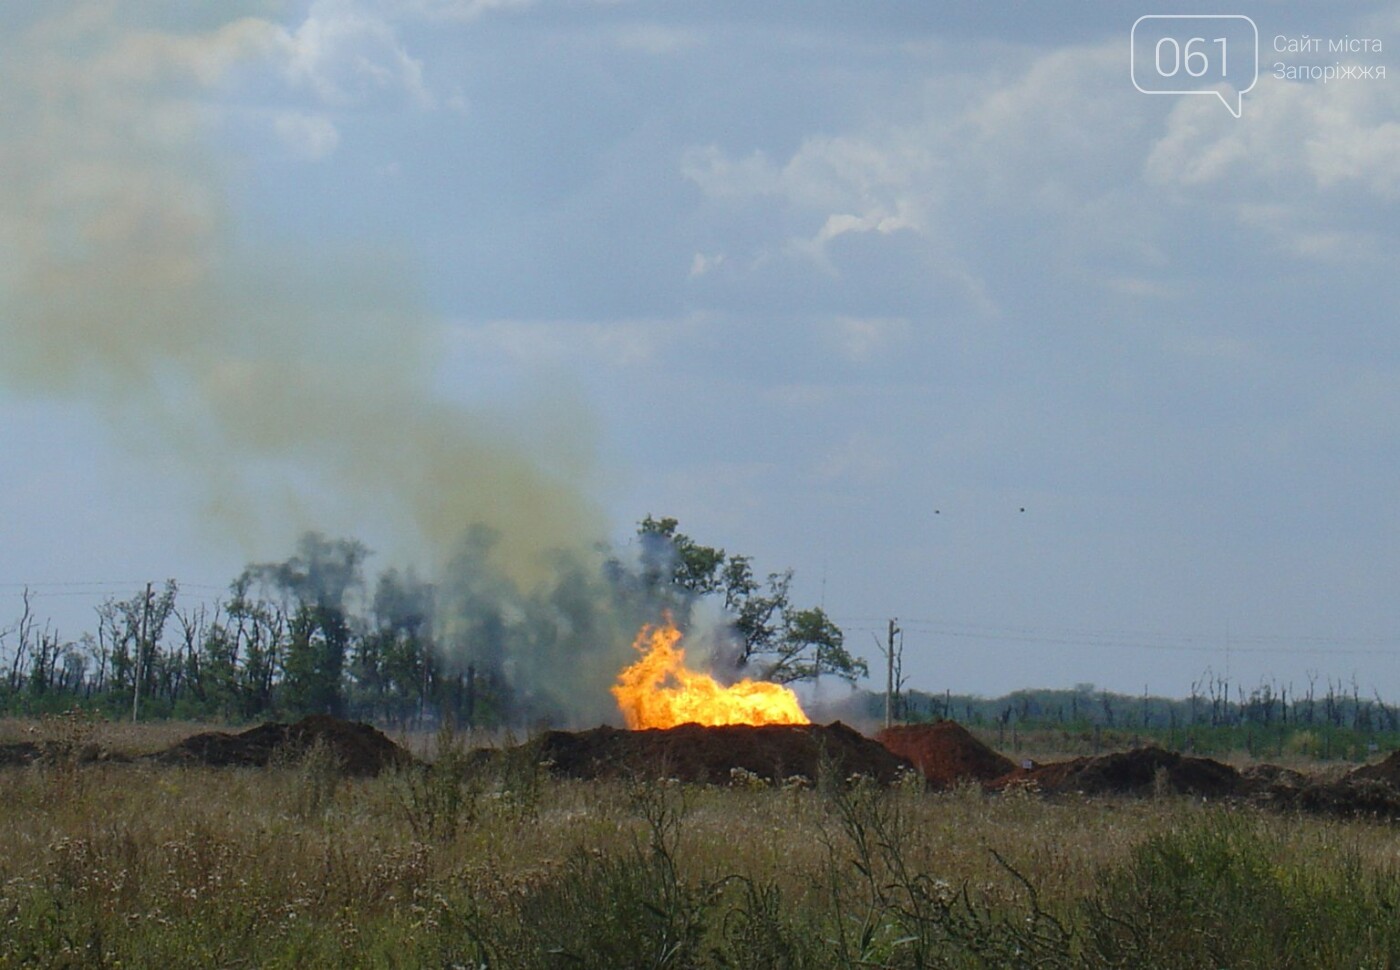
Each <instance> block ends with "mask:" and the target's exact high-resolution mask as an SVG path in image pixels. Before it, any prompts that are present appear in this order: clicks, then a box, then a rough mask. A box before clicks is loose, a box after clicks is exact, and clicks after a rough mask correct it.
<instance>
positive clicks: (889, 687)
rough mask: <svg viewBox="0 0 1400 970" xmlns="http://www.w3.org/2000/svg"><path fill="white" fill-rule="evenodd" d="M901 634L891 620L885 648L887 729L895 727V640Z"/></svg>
mask: <svg viewBox="0 0 1400 970" xmlns="http://www.w3.org/2000/svg"><path fill="white" fill-rule="evenodd" d="M898 633H899V626H898V625H897V623H896V622H895V620H893V619H891V620H890V638H889V643H888V645H887V646H886V647H885V727H892V726H893V725H894V664H895V659H894V638H895V635H896V634H898Z"/></svg>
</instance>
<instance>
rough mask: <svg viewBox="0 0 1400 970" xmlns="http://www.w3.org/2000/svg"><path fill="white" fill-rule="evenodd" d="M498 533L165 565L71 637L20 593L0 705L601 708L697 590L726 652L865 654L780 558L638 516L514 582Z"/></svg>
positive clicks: (391, 719)
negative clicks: (412, 566) (643, 646)
mask: <svg viewBox="0 0 1400 970" xmlns="http://www.w3.org/2000/svg"><path fill="white" fill-rule="evenodd" d="M500 541H501V540H500V537H499V536H498V535H496V534H495V533H493V532H491V531H489V530H486V529H480V528H478V529H473V530H470V531H469V532H468V533H467V535H466V536H464V537H463V539H462V541H461V543H460V544H459V548H458V553H457V555H456V557H455V558H454V559H453V561H452V562H451V563H450V564H449V565H448V567H447V568H446V569H445V570H444V571H443V575H442V576H441V577H439V579H438V580H437V581H436V582H429V581H427V580H424V579H423V578H421V577H419V576H418V575H417V574H415V573H414V572H413V571H412V570H398V569H389V570H387V571H384V572H382V573H380V574H379V575H378V576H377V577H374V578H373V579H371V578H370V577H369V576H368V574H367V572H366V568H365V565H366V560H367V559H368V557H369V550H368V549H367V548H366V547H365V546H364V545H363V544H361V543H359V542H358V541H355V540H353V539H331V538H327V537H325V536H323V535H320V534H317V533H309V534H307V535H305V536H303V537H302V538H301V540H300V542H299V543H298V545H297V551H296V554H295V555H293V556H291V557H289V558H288V559H286V560H284V561H281V562H273V563H261V564H253V565H249V566H248V567H247V568H245V569H244V570H243V572H242V573H241V574H240V575H239V576H238V577H237V578H236V579H235V580H234V581H233V582H232V583H231V584H230V586H229V590H228V594H227V596H225V597H222V598H220V599H219V600H217V601H215V602H213V603H208V602H196V603H189V602H187V601H186V600H183V599H182V598H181V596H180V588H179V584H178V583H177V582H176V581H175V580H170V581H168V582H166V583H165V584H164V585H163V586H159V587H154V586H152V587H147V588H145V589H142V590H138V591H136V593H135V595H133V596H131V597H130V598H127V599H108V600H107V601H105V602H103V603H102V604H101V605H100V606H98V608H97V619H96V627H95V629H94V630H92V631H89V632H85V633H83V634H82V635H81V636H79V637H77V638H76V639H73V638H65V637H62V636H60V635H59V633H58V632H57V631H56V630H54V629H53V627H52V626H51V624H50V623H49V622H48V621H46V620H42V619H41V618H40V617H39V616H38V615H37V613H36V611H35V610H34V608H33V600H34V598H33V597H32V596H31V595H30V594H29V593H28V592H26V593H25V596H24V600H23V611H22V615H21V616H20V618H19V619H18V620H17V621H16V622H15V623H13V624H12V625H11V626H10V627H8V628H3V629H0V659H3V661H4V664H5V669H4V673H3V676H0V709H3V710H5V711H7V712H10V713H22V714H36V713H45V712H50V711H57V710H63V709H66V708H68V707H71V706H73V705H74V704H80V705H82V706H86V707H92V708H96V709H99V710H102V711H103V712H105V713H106V714H108V715H109V716H125V717H132V716H139V717H141V718H165V717H175V718H189V719H212V720H223V721H233V722H246V721H252V720H257V719H264V718H268V717H294V716H299V715H302V714H307V713H330V714H335V715H337V716H347V717H355V718H359V719H364V720H371V721H375V722H378V723H382V724H388V725H407V724H422V723H425V722H428V721H436V720H437V719H438V718H439V717H450V718H451V719H453V721H454V722H455V723H456V724H459V725H463V726H492V725H500V724H513V725H529V724H534V723H541V722H548V723H571V722H573V723H593V724H596V723H599V722H600V721H601V720H604V719H607V718H609V717H611V716H612V715H614V714H615V708H614V705H613V700H612V697H611V695H610V694H609V692H608V687H609V686H611V684H612V683H613V682H614V680H615V679H616V676H617V673H618V671H619V670H621V669H622V667H623V666H625V665H626V664H627V663H630V662H631V661H632V660H633V659H635V656H634V655H633V654H632V653H631V651H630V644H631V642H632V639H633V636H634V635H635V633H636V631H637V629H638V628H639V627H640V626H641V625H642V624H644V623H654V622H657V621H658V620H660V619H661V618H662V617H663V616H665V615H672V616H675V617H676V618H677V619H678V620H679V621H681V622H682V623H685V622H687V621H688V620H690V619H691V618H692V617H693V616H695V615H697V613H698V611H699V610H700V609H701V605H702V604H703V603H705V602H706V601H711V602H712V603H713V604H714V607H713V608H714V610H715V612H716V613H717V614H718V613H719V612H720V611H724V612H723V614H722V615H725V616H728V617H729V619H728V620H727V621H722V622H721V623H720V624H719V626H718V629H717V630H716V632H715V635H714V636H713V637H712V638H711V639H712V641H713V642H712V643H710V644H709V647H710V649H711V652H712V653H713V654H715V655H716V656H717V658H718V659H717V662H719V663H720V664H721V665H724V664H728V665H729V666H731V667H732V668H733V669H734V671H735V673H736V674H738V673H745V674H750V675H755V676H760V677H766V678H769V679H773V680H779V681H792V680H802V679H807V678H810V677H814V676H817V675H818V674H821V673H826V674H831V673H834V674H836V675H838V676H842V677H846V678H848V679H852V680H853V679H855V678H856V677H858V676H859V675H860V674H861V673H863V671H864V669H865V664H864V661H863V660H860V659H859V658H856V657H852V656H850V655H849V654H848V653H847V652H846V651H845V648H844V646H843V643H842V639H843V638H842V634H841V631H840V630H839V629H838V628H837V627H836V626H835V624H833V623H832V622H831V621H830V619H829V618H828V617H827V616H826V614H825V613H823V612H822V611H821V610H820V609H800V608H798V607H796V606H795V605H794V604H793V603H792V602H791V599H790V597H789V593H788V590H789V586H790V583H791V579H792V574H791V572H790V571H789V572H785V573H773V574H769V575H768V576H767V577H766V579H763V580H760V579H759V578H758V577H756V576H755V574H754V571H753V567H752V563H751V561H750V560H749V559H748V558H747V557H744V556H738V555H730V554H727V553H726V552H725V551H724V550H722V549H717V548H713V547H709V546H703V545H700V544H699V543H697V542H695V541H694V540H692V539H691V538H689V537H688V536H686V535H684V534H683V533H681V532H679V531H678V529H677V523H676V521H675V520H674V519H653V518H651V517H650V516H648V517H647V518H646V519H645V520H643V521H642V523H641V524H640V526H639V529H638V537H637V541H636V543H635V544H634V548H632V549H631V550H628V551H625V553H626V554H623V553H610V554H603V553H601V552H600V553H599V554H597V555H588V556H583V555H579V554H573V555H570V554H567V553H565V552H560V553H559V554H558V556H557V557H556V559H555V561H553V562H552V563H551V564H550V566H549V569H548V577H547V579H546V580H544V581H541V582H539V583H538V584H537V585H535V586H532V587H531V588H529V589H522V588H521V587H520V586H519V585H518V584H517V583H515V582H513V581H512V580H511V579H510V578H509V577H508V576H507V575H506V574H505V573H504V572H503V571H502V570H501V569H499V568H498V567H497V565H496V556H495V550H496V548H497V546H498V544H499V542H500Z"/></svg>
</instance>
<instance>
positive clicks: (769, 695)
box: [612, 617, 811, 731]
mask: <svg viewBox="0 0 1400 970" xmlns="http://www.w3.org/2000/svg"><path fill="white" fill-rule="evenodd" d="M680 641H681V631H680V630H678V629H676V626H675V624H674V623H672V622H671V620H670V618H669V617H668V618H667V620H666V624H665V625H664V626H656V627H653V626H650V625H648V626H644V627H642V629H641V632H639V633H638V634H637V639H636V640H634V641H633V642H632V646H633V647H634V648H635V649H636V650H637V651H638V652H639V653H641V654H643V656H642V659H640V660H638V661H637V662H636V663H634V664H633V665H632V666H630V667H628V668H627V669H626V670H624V671H622V673H620V674H618V675H617V685H616V686H615V687H613V689H612V693H613V696H614V697H616V698H617V704H618V707H620V708H622V716H623V717H624V718H625V719H626V720H627V726H628V727H629V728H631V729H632V730H634V731H639V730H641V729H643V728H669V727H675V726H676V725H678V724H691V723H694V724H703V725H707V726H715V725H720V724H810V723H811V721H809V720H808V719H807V715H806V714H804V713H802V706H801V705H800V704H799V703H798V702H797V695H796V694H794V693H793V692H792V691H790V690H788V689H787V688H786V687H783V686H782V685H781V684H772V683H768V682H767V681H761V680H741V681H739V682H738V683H737V684H731V685H730V686H728V687H725V686H724V685H722V684H720V683H719V682H718V681H716V680H715V679H714V678H713V677H711V676H709V675H708V674H702V673H699V672H698V671H694V670H689V669H687V668H686V666H685V650H683V649H682V648H681V646H680Z"/></svg>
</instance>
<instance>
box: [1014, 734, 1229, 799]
mask: <svg viewBox="0 0 1400 970" xmlns="http://www.w3.org/2000/svg"><path fill="white" fill-rule="evenodd" d="M1159 772H1161V777H1162V778H1163V779H1164V781H1165V784H1166V787H1167V789H1168V790H1169V791H1173V792H1178V793H1181V794H1187V795H1205V796H1208V797H1211V798H1221V797H1224V796H1227V795H1233V794H1235V793H1236V792H1238V791H1239V788H1240V775H1239V772H1237V771H1236V770H1235V769H1234V768H1232V767H1230V766H1229V765H1226V764H1221V763H1220V762H1219V761H1212V760H1211V759H1210V758H1190V757H1186V756H1185V755H1181V754H1177V753H1176V752H1175V751H1166V750H1164V749H1162V748H1158V747H1155V746H1154V747H1146V748H1137V749H1135V750H1132V751H1119V752H1114V753H1113V754H1105V755H1099V756H1097V757H1094V758H1075V759H1074V760H1073V761H1061V762H1056V763H1054V764H1048V765H1038V766H1036V767H1034V768H1031V769H1030V770H1025V769H1020V768H1018V769H1017V770H1015V771H1013V772H1011V773H1010V774H1008V775H1006V776H1004V777H1002V778H999V779H997V781H995V782H994V783H993V784H992V786H991V787H994V788H1009V787H1012V786H1015V785H1030V786H1034V787H1036V788H1039V789H1040V790H1041V791H1046V792H1056V793H1059V792H1082V793H1083V794H1086V795H1106V794H1125V795H1126V794H1131V795H1146V794H1151V793H1152V792H1153V791H1155V790H1156V788H1157V779H1158V773H1159Z"/></svg>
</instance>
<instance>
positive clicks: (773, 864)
mask: <svg viewBox="0 0 1400 970" xmlns="http://www.w3.org/2000/svg"><path fill="white" fill-rule="evenodd" d="M30 727H33V726H32V725H30V726H26V725H23V724H18V723H10V724H7V725H4V726H3V729H0V734H3V735H4V736H6V737H16V736H23V735H26V734H34V733H37V732H39V731H45V730H47V731H50V732H52V731H53V730H55V728H53V727H52V726H51V725H45V726H41V727H39V728H37V729H36V730H35V731H30V730H29V728H30ZM68 730H70V731H76V732H77V733H78V734H80V735H81V736H82V737H81V738H80V739H79V740H86V739H88V738H90V737H92V736H100V740H101V741H102V742H103V743H104V744H108V745H109V746H111V747H114V748H117V749H118V750H124V751H127V752H130V753H140V752H142V751H149V750H154V749H156V748H159V747H161V746H162V745H164V744H166V743H168V741H169V735H170V729H169V728H168V727H156V728H151V729H148V732H160V733H159V734H156V733H144V734H143V729H142V728H131V727H122V728H120V729H112V728H109V727H108V726H105V725H103V726H94V725H87V726H80V727H78V728H70V729H68ZM0 786H3V791H4V799H3V803H4V811H3V814H0V919H3V921H4V929H3V932H2V933H0V966H44V967H58V966H71V967H89V966H112V967H116V966H122V967H147V966H149V967H162V968H171V967H209V966H227V967H236V966H247V967H320V966H325V967H354V966H363V967H420V966H422V967H439V966H441V967H502V968H512V967H521V968H531V967H598V968H610V970H615V968H628V967H739V968H748V967H754V968H761V967H774V968H778V967H794V968H798V967H813V968H817V967H919V966H927V967H1003V966H1025V967H1115V966H1122V967H1193V968H1194V967H1232V968H1238V967H1271V968H1272V967H1309V968H1312V967H1383V966H1393V965H1395V964H1396V963H1397V962H1400V921H1397V920H1396V912H1397V910H1396V906H1397V905H1400V840H1397V838H1396V833H1395V831H1394V829H1393V828H1392V827H1389V826H1383V825H1379V824H1374V823H1366V822H1345V821H1337V820H1329V819H1321V818H1312V817H1292V816H1283V815H1275V814H1266V813H1259V812H1257V811H1255V810H1252V809H1245V808H1240V807H1233V806H1229V805H1224V804H1207V803H1203V802H1201V801H1200V800H1198V799H1189V798H1184V797H1162V798H1155V799H1141V800H1129V799H1101V800H1087V799H1082V798H1081V799H1056V800H1047V799H1042V798H1040V797H1038V796H1034V795H1029V794H1025V793H1018V794H1010V795H1004V796H996V797H991V796H986V795H983V794H982V793H981V792H980V791H978V790H976V789H973V788H966V789H961V790H958V791H954V792H950V793H944V794H929V793H926V792H924V791H923V790H922V788H921V786H919V785H916V784H913V783H909V784H904V785H900V786H896V787H894V788H892V789H888V790H879V789H876V788H873V787H871V786H868V785H864V784H861V783H859V782H856V783H850V782H848V781H846V780H844V779H839V778H832V777H827V778H823V779H820V780H819V781H818V782H817V784H816V785H815V786H813V787H809V788H798V787H788V788H774V787H772V786H764V785H760V784H757V783H754V784H751V785H743V786H739V787H730V788H706V787H691V786H682V785H678V784H674V783H668V782H664V781H661V782H658V781H653V782H571V781H561V780H556V779H552V778H550V777H549V776H548V775H547V773H546V772H545V771H543V770H542V769H541V768H540V767H539V766H538V765H536V764H534V763H532V761H531V759H530V758H529V756H528V749H525V750H524V752H523V753H522V754H521V755H520V756H519V757H516V758H513V759H508V760H507V761H506V762H505V763H503V764H501V765H498V766H496V767H494V768H493V769H492V772H491V774H489V775H488V774H484V773H482V772H481V771H474V770H472V769H471V768H470V766H469V763H468V760H467V759H466V757H465V752H464V748H463V746H462V745H461V744H460V742H457V741H454V740H452V739H446V740H444V741H443V743H442V744H441V746H440V750H439V751H438V752H437V757H436V760H435V762H434V764H433V766H432V767H431V768H429V769H427V770H412V771H403V772H400V773H397V774H393V775H385V776H381V777H379V778H376V779H367V780H351V779H343V778H341V777H340V776H339V774H338V772H337V770H336V766H335V765H334V764H333V763H332V762H331V761H330V760H329V759H328V757H327V756H326V753H325V752H324V751H320V750H317V749H313V750H312V751H310V752H309V753H308V754H306V755H304V756H301V757H299V758H297V759H294V760H289V761H287V762H286V763H284V764H281V765H279V766H277V767H274V768H269V769H224V770H218V769H208V768H174V767H158V766H155V765H151V764H143V763H137V764H77V763H76V762H73V763H69V762H65V761H62V760H59V761H58V762H56V763H51V764H45V765H33V766H29V767H24V768H9V769H4V770H3V771H0Z"/></svg>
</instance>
